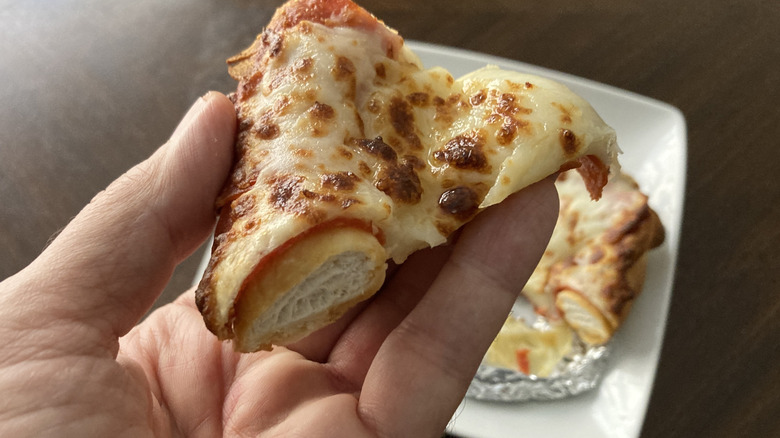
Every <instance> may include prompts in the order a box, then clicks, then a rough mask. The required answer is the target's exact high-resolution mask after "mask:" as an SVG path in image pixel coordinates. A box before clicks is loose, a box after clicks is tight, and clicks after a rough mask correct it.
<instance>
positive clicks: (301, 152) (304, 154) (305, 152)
mask: <svg viewBox="0 0 780 438" xmlns="http://www.w3.org/2000/svg"><path fill="white" fill-rule="evenodd" d="M292 153H293V155H295V156H298V157H301V158H311V157H313V156H314V152H312V150H311V149H301V148H293V149H292Z"/></svg>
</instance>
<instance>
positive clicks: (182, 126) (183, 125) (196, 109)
mask: <svg viewBox="0 0 780 438" xmlns="http://www.w3.org/2000/svg"><path fill="white" fill-rule="evenodd" d="M212 98H213V94H212V92H211V91H209V92H208V93H206V94H204V95H203V96H201V97H199V98H198V99H197V100H196V101H195V103H193V104H192V106H191V107H190V109H189V110H187V113H186V114H185V115H184V117H183V118H182V119H181V121H180V122H179V125H178V126H177V127H176V129H175V130H174V131H173V134H172V135H171V138H173V137H176V136H177V135H180V134H181V133H182V132H184V131H185V130H186V129H187V127H188V126H189V125H190V123H192V121H193V120H194V119H195V117H197V115H198V114H200V112H201V111H203V109H204V108H205V107H206V105H208V102H209V101H210V100H211V99H212Z"/></svg>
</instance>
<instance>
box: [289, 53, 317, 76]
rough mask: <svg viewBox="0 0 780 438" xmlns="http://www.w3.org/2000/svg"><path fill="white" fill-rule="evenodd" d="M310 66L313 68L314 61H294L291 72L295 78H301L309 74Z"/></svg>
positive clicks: (305, 59)
mask: <svg viewBox="0 0 780 438" xmlns="http://www.w3.org/2000/svg"><path fill="white" fill-rule="evenodd" d="M312 66H314V61H313V60H312V59H311V58H301V59H298V60H296V61H295V63H294V64H293V66H292V71H293V73H295V75H296V77H298V78H303V77H305V76H308V75H309V74H310V73H311V71H312Z"/></svg>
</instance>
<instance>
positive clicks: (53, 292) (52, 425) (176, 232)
mask: <svg viewBox="0 0 780 438" xmlns="http://www.w3.org/2000/svg"><path fill="white" fill-rule="evenodd" d="M235 124H236V121H235V113H234V110H233V107H232V104H231V103H230V101H228V100H227V99H226V98H225V97H224V96H222V95H221V94H218V93H210V94H208V95H206V96H205V97H203V98H201V99H199V101H198V102H197V103H196V104H195V105H194V106H193V108H192V109H191V110H190V111H189V112H188V114H187V115H186V116H185V118H184V120H183V121H182V122H181V124H180V125H179V127H178V128H177V129H176V131H175V132H174V134H173V136H172V137H171V139H170V140H169V141H168V142H167V143H166V144H165V145H163V146H162V147H161V148H160V149H158V150H157V151H156V152H155V154H154V155H152V157H150V158H149V159H148V160H146V161H144V162H143V163H141V164H139V165H138V166H136V167H134V168H133V169H131V170H130V171H128V172H127V173H126V174H125V175H123V176H122V177H120V178H119V179H118V180H116V181H115V182H114V183H112V184H111V185H110V186H109V187H108V188H107V189H106V190H105V191H103V192H101V193H100V194H98V195H97V196H96V197H95V198H94V199H93V200H92V202H90V204H89V205H88V206H87V207H85V208H84V210H83V211H82V212H81V213H80V214H79V215H78V216H77V217H76V218H75V219H74V220H73V221H72V222H71V223H70V224H69V225H68V226H67V227H66V228H65V229H64V230H63V231H62V233H60V235H59V236H58V237H57V238H56V239H55V240H54V241H53V242H52V244H51V245H50V246H49V247H48V248H47V249H46V250H45V251H44V252H43V253H42V254H41V256H40V257H39V258H38V259H36V260H35V261H34V262H33V263H32V264H31V265H30V266H28V267H27V268H25V269H24V270H23V271H21V272H20V273H18V274H16V275H15V276H12V277H10V278H8V279H6V280H5V281H4V282H2V283H0V337H1V338H2V339H3V344H2V345H1V346H0V393H2V394H3V396H2V397H0V431H3V432H4V433H3V436H15V437H16V436H36V437H40V436H58V437H59V436H101V437H107V436H108V437H118V436H123V437H124V436H188V437H190V436H205V437H212V436H220V435H225V436H250V435H251V436H258V435H262V436H306V437H316V436H348V437H353V436H398V437H410V436H437V435H439V434H441V432H442V431H443V430H444V428H445V426H446V424H447V422H448V420H449V419H450V417H451V416H452V413H453V412H454V410H455V409H456V407H457V406H458V404H459V402H460V400H461V399H462V397H463V395H464V393H465V391H466V388H467V387H468V384H469V381H470V380H471V377H472V376H473V374H474V372H475V370H476V368H477V366H478V364H479V362H480V360H481V358H482V355H483V354H484V352H485V350H486V349H487V347H488V346H489V344H490V342H491V341H492V339H493V337H494V336H495V334H496V333H497V332H498V330H499V328H500V327H501V324H502V323H503V320H504V318H505V317H506V314H507V312H508V311H509V309H510V307H511V306H512V303H513V302H514V300H515V298H516V296H517V294H518V292H519V291H520V288H521V287H522V285H523V284H524V283H525V281H526V280H527V278H528V277H529V276H530V274H531V272H532V270H533V268H534V267H535V265H536V262H537V261H538V259H539V257H540V256H541V254H542V251H543V250H544V248H545V246H546V243H547V239H548V238H549V236H550V233H551V232H552V227H553V225H554V223H555V218H556V217H557V205H558V203H557V197H556V196H555V189H554V186H553V184H552V180H547V181H544V182H541V183H538V184H535V185H534V186H531V187H529V188H528V189H526V190H524V191H522V192H521V193H519V194H517V195H513V196H512V197H510V198H509V199H508V200H507V201H505V202H504V203H502V204H501V205H498V206H496V207H493V208H491V209H489V210H487V211H486V212H484V213H483V214H481V215H479V216H478V217H477V218H476V219H475V220H474V221H473V222H472V223H470V224H469V225H468V226H466V227H465V229H464V231H463V233H462V234H461V235H460V236H459V238H458V239H457V243H456V244H454V245H450V246H444V247H439V248H435V249H433V250H428V251H422V252H419V253H417V254H415V255H413V256H412V257H410V259H409V260H408V261H407V262H406V263H404V264H403V265H402V266H400V267H399V268H398V269H396V270H394V271H393V272H392V273H390V274H389V275H388V279H387V281H386V283H385V286H384V287H383V289H382V290H381V291H380V292H379V293H378V294H377V295H376V296H375V297H374V298H373V299H371V300H369V301H367V302H365V303H362V304H361V305H359V306H357V307H356V308H354V309H352V310H351V311H350V312H348V313H347V314H346V315H345V316H344V317H342V318H341V319H340V320H339V321H338V322H336V323H335V324H333V325H331V326H329V327H326V328H325V329H323V330H321V331H319V332H317V333H314V334H313V335H311V336H309V337H308V338H306V339H304V340H302V341H300V342H298V343H296V344H294V345H291V346H289V347H288V348H284V347H276V348H275V349H274V350H273V351H271V352H258V353H253V354H238V353H235V352H233V350H232V348H231V346H230V344H229V343H222V342H220V341H218V340H217V339H216V337H215V336H214V335H212V334H211V333H210V332H208V331H207V330H206V328H205V325H204V323H203V320H202V318H201V315H200V313H199V312H198V310H197V309H196V308H195V305H194V293H193V291H189V292H187V293H185V294H184V295H182V296H181V297H180V298H179V299H177V300H176V301H175V302H173V303H171V304H168V305H166V306H163V307H161V308H159V309H158V310H156V311H155V312H153V313H152V314H151V315H150V316H149V317H148V318H146V319H145V320H144V321H143V322H141V323H140V324H138V321H139V320H140V319H141V317H142V316H143V315H144V314H145V313H146V311H147V310H148V309H149V308H150V307H151V306H152V304H153V303H154V301H155V299H156V298H157V297H158V296H159V294H160V293H161V291H162V289H163V287H164V285H165V283H166V282H167V281H168V279H169V278H170V275H171V274H172V272H173V269H174V267H175V266H176V264H178V263H179V262H180V261H181V260H183V259H184V258H185V257H187V256H188V255H189V254H190V253H192V252H193V251H194V250H195V249H196V248H197V247H198V245H199V244H200V243H202V242H203V240H205V238H206V237H207V235H208V234H209V232H210V231H211V229H212V227H213V223H214V211H213V201H214V199H215V198H216V196H217V192H218V191H219V189H220V187H221V184H222V182H223V181H224V180H225V178H226V177H227V174H228V170H229V167H230V163H231V157H232V152H231V151H232V144H233V139H234V134H235ZM136 324H138V325H136Z"/></svg>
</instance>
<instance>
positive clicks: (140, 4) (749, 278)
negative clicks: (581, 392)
mask: <svg viewBox="0 0 780 438" xmlns="http://www.w3.org/2000/svg"><path fill="white" fill-rule="evenodd" d="M278 4H280V2H279V1H261V0H258V1H249V0H203V1H195V0H193V1H165V2H162V1H152V0H137V1H99V0H79V1H75V0H61V1H52V2H41V1H28V2H8V1H0V279H2V278H5V277H7V276H9V275H12V274H13V273H14V272H16V271H18V270H19V269H21V268H22V267H24V266H25V265H26V264H28V263H29V262H30V261H31V260H32V259H33V258H34V257H35V256H36V255H37V254H38V253H39V252H40V251H41V250H42V249H43V248H44V246H45V245H46V243H47V241H48V240H49V239H50V238H51V237H52V236H53V235H54V234H56V233H57V231H58V230H59V229H61V228H62V227H63V226H64V225H65V224H67V222H68V221H69V219H70V218H72V217H73V216H74V215H75V214H77V213H78V211H79V210H80V209H81V208H82V206H84V205H85V204H86V203H88V202H89V200H90V199H91V198H92V197H93V196H94V195H95V194H96V193H97V192H98V191H100V190H101V189H102V188H103V187H105V186H106V185H107V184H108V183H109V182H110V181H112V180H113V179H114V178H116V177H117V176H119V175H120V174H121V173H123V172H124V171H125V170H127V169H128V168H130V167H131V166H132V165H134V164H135V163H137V162H139V161H141V160H143V159H144V158H145V157H147V156H148V155H149V154H151V152H152V151H153V150H154V149H156V148H157V146H159V145H160V144H161V143H163V142H164V141H165V140H166V139H167V137H168V135H170V133H171V132H172V130H173V128H174V127H175V125H176V123H177V122H178V120H179V119H180V117H181V116H182V115H183V114H184V112H185V111H186V109H187V108H188V107H189V105H190V104H191V103H192V102H193V101H194V100H195V99H196V98H197V97H198V96H200V95H202V94H204V93H205V92H206V91H208V90H211V89H214V90H220V91H223V92H229V91H231V89H232V88H233V81H232V80H231V79H230V78H229V77H228V76H227V74H226V69H225V64H224V60H225V58H227V57H228V56H230V55H232V54H234V53H236V52H237V51H239V50H240V49H242V48H244V47H245V46H247V45H248V44H249V43H250V42H251V41H252V40H253V39H254V36H255V34H256V33H258V32H259V31H260V30H261V28H262V26H263V25H264V23H266V22H267V20H268V19H269V18H270V16H271V14H272V12H273V10H274V8H275V7H276V6H277V5H278ZM362 4H363V5H364V6H365V7H367V8H368V9H369V10H370V11H372V12H374V13H375V14H376V15H378V16H379V17H381V18H383V19H384V21H385V22H386V23H388V24H389V25H390V26H392V27H395V28H396V29H398V30H399V32H400V33H401V34H402V35H404V36H405V37H406V38H408V39H414V40H420V41H427V42H431V43H437V44H443V45H448V46H454V47H461V48H466V49H470V50H475V51H479V52H484V53H489V54H492V55H498V56H503V57H507V58H512V59H516V60H521V61H524V62H528V63H532V64H537V65H541V66H544V67H548V68H552V69H555V70H561V71H564V72H567V73H571V74H574V75H577V76H582V77H586V78H589V79H593V80H596V81H599V82H603V83H606V84H610V85H613V86H616V87H619V88H623V89H626V90H630V91H633V92H636V93H639V94H643V95H646V96H650V97H653V98H656V99H659V100H662V101H665V102H668V103H671V104H672V105H675V106H677V107H678V108H680V109H681V110H682V112H683V113H684V115H685V117H686V120H687V124H688V136H689V149H688V153H689V155H688V180H687V189H686V203H685V210H684V221H683V228H682V240H681V246H680V256H679V263H678V270H677V276H676V279H675V283H674V292H673V299H672V305H671V311H670V315H669V320H668V328H667V332H666V339H665V343H664V348H663V352H662V357H661V360H660V364H659V368H658V375H657V380H656V384H655V387H654V390H653V393H652V398H651V402H650V406H649V409H648V412H647V417H646V421H645V424H644V427H643V431H642V437H663V438H670V437H686V438H687V437H699V436H701V437H705V436H706V437H742V436H749V437H769V436H780V182H778V177H777V172H778V171H777V167H778V165H779V164H780V91H779V90H780V2H777V1H774V0H764V1H762V0H747V1H740V2H736V1H727V0H714V1H710V2H680V1H672V0H648V1H641V2H640V1H624V0H594V1H588V2H583V1H580V0H552V1H549V2H539V1H513V0H480V1H476V0H446V1H445V0H437V1H427V2H422V1H419V2H418V1H415V0H395V1H380V0H365V1H363V2H362ZM198 257H199V255H198V256H196V257H194V258H192V259H190V260H189V261H187V262H185V263H184V264H183V265H182V266H181V267H180V268H179V269H178V270H177V271H176V273H175V274H174V277H173V279H172V280H171V284H170V285H169V287H168V289H166V291H165V293H164V295H163V297H162V298H161V302H165V301H167V300H170V299H171V297H173V296H175V294H177V293H178V292H180V291H182V290H184V289H186V288H187V287H188V286H189V285H190V283H191V281H192V276H193V272H194V270H195V269H196V266H197V261H198ZM562 421H565V419H562ZM519 435H520V434H519Z"/></svg>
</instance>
